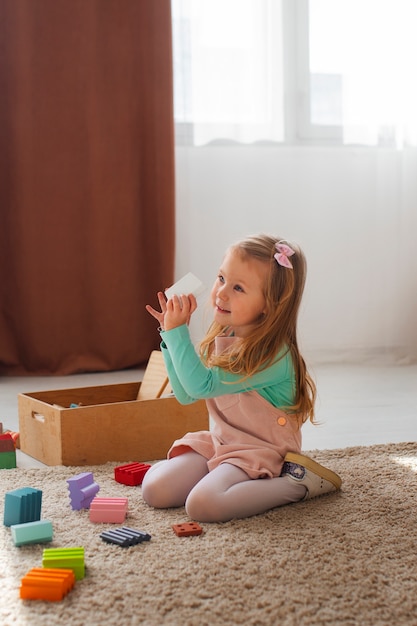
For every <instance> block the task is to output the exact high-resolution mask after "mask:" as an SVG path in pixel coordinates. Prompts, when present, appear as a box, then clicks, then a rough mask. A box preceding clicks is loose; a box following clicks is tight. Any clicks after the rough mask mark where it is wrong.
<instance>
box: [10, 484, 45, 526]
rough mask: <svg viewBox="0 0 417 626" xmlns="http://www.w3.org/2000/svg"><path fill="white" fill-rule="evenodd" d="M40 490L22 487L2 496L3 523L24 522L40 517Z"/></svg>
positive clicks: (34, 520)
mask: <svg viewBox="0 0 417 626" xmlns="http://www.w3.org/2000/svg"><path fill="white" fill-rule="evenodd" d="M41 506H42V491H40V490H39V489H33V488H32V487H23V488H21V489H15V490H14V491H8V492H7V493H6V494H5V497H4V525H5V526H12V525H14V524H25V523H26V522H36V521H37V520H40V519H41Z"/></svg>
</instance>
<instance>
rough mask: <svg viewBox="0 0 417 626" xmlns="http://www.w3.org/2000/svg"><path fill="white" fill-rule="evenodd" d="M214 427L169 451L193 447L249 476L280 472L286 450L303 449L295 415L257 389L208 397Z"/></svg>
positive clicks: (211, 462) (213, 462) (180, 441)
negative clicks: (274, 403) (277, 406)
mask: <svg viewBox="0 0 417 626" xmlns="http://www.w3.org/2000/svg"><path fill="white" fill-rule="evenodd" d="M206 402H207V408H208V411H209V415H210V417H211V418H212V420H213V422H214V426H213V428H212V430H211V431H210V432H209V431H199V432H194V433H187V434H186V435H185V436H184V437H182V438H181V439H177V440H176V441H175V442H174V443H173V445H172V446H171V448H170V450H169V452H168V458H173V457H175V456H178V455H180V454H183V453H184V452H187V451H189V450H190V449H191V450H194V451H195V452H198V453H199V454H201V455H202V456H204V457H205V458H206V459H207V461H208V468H209V470H210V471H211V470H213V469H214V468H215V467H217V466H218V465H220V463H231V464H232V465H236V466H237V467H240V468H241V469H243V470H244V471H245V472H246V473H247V474H248V476H249V477H250V478H266V477H270V478H273V477H276V476H279V475H280V474H281V469H282V465H283V463H284V457H285V455H286V453H287V452H297V453H300V452H301V429H300V423H299V420H298V419H297V416H296V415H289V414H286V413H285V412H284V411H282V410H281V409H278V408H276V407H274V406H273V405H272V404H271V403H270V402H268V401H267V400H265V398H263V397H262V396H261V395H260V394H259V393H258V392H257V391H246V392H242V393H234V394H227V395H223V396H218V397H217V398H213V399H210V400H207V401H206Z"/></svg>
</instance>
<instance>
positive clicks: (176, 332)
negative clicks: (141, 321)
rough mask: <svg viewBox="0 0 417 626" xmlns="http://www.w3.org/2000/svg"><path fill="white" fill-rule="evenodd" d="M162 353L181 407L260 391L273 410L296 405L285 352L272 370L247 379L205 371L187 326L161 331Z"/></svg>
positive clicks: (292, 376) (219, 370)
mask: <svg viewBox="0 0 417 626" xmlns="http://www.w3.org/2000/svg"><path fill="white" fill-rule="evenodd" d="M161 339H162V343H161V351H162V354H163V357H164V362H165V366H166V368H167V372H168V376H169V380H170V383H171V386H172V389H173V391H174V394H175V397H176V398H177V400H178V401H179V402H180V403H181V404H191V403H192V402H195V401H196V400H207V399H210V398H216V397H219V396H222V395H226V394H234V393H242V392H245V391H257V392H258V393H259V395H261V396H262V397H263V398H265V400H267V401H268V402H270V403H271V404H272V405H273V406H274V407H277V408H283V409H284V410H285V409H288V407H290V406H292V405H293V404H294V402H295V395H296V378H295V371H294V365H293V361H292V358H291V354H290V352H289V351H287V350H283V351H282V352H281V353H280V354H279V355H278V356H277V358H276V360H275V361H274V362H273V363H272V365H270V366H269V367H267V368H265V369H263V370H261V371H259V372H257V373H256V374H254V375H252V376H250V377H248V378H245V377H244V376H242V375H241V374H232V373H230V372H227V371H226V370H224V369H223V368H220V367H206V366H205V365H204V363H203V362H202V361H201V359H200V357H199V355H198V354H197V352H196V350H195V347H194V345H193V343H192V341H191V338H190V333H189V330H188V326H186V325H185V324H184V325H182V326H178V327H177V328H173V329H171V330H165V331H161Z"/></svg>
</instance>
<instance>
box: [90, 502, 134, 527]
mask: <svg viewBox="0 0 417 626" xmlns="http://www.w3.org/2000/svg"><path fill="white" fill-rule="evenodd" d="M127 507H128V500H127V498H94V500H93V501H92V502H91V505H90V521H91V522H105V523H106V522H107V523H110V524H120V523H122V522H124V521H125V518H126V515H127Z"/></svg>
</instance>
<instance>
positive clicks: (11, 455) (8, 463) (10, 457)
mask: <svg viewBox="0 0 417 626" xmlns="http://www.w3.org/2000/svg"><path fill="white" fill-rule="evenodd" d="M15 467H16V450H12V451H10V452H1V453H0V469H14V468H15Z"/></svg>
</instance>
